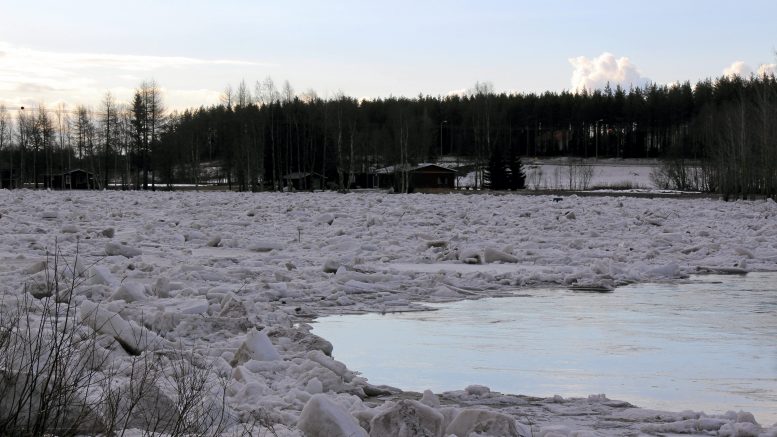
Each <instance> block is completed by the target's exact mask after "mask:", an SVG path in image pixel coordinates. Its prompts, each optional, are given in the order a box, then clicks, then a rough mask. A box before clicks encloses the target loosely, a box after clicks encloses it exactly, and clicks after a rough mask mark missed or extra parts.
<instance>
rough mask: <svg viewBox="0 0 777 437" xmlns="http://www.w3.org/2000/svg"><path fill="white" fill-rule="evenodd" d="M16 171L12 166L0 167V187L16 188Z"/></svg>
mask: <svg viewBox="0 0 777 437" xmlns="http://www.w3.org/2000/svg"><path fill="white" fill-rule="evenodd" d="M16 179H17V174H16V171H15V170H14V169H12V168H0V189H3V188H17V187H18V181H17V180H16Z"/></svg>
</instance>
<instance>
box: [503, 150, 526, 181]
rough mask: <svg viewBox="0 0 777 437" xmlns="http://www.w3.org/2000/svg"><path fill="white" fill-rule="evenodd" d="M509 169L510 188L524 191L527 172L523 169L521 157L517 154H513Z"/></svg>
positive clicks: (509, 161) (508, 165)
mask: <svg viewBox="0 0 777 437" xmlns="http://www.w3.org/2000/svg"><path fill="white" fill-rule="evenodd" d="M507 167H508V169H509V170H510V175H509V188H510V189H511V190H522V189H524V188H526V172H525V171H524V169H523V163H522V162H521V157H520V156H518V155H517V154H516V153H511V154H510V158H509V160H508V163H507Z"/></svg>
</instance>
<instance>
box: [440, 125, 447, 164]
mask: <svg viewBox="0 0 777 437" xmlns="http://www.w3.org/2000/svg"><path fill="white" fill-rule="evenodd" d="M444 124H448V120H443V121H442V122H440V159H442V125H444Z"/></svg>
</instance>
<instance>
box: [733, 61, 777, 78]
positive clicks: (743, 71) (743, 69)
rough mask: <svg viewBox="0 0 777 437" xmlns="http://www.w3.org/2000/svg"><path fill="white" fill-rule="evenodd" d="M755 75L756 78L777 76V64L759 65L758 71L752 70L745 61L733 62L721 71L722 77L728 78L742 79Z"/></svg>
mask: <svg viewBox="0 0 777 437" xmlns="http://www.w3.org/2000/svg"><path fill="white" fill-rule="evenodd" d="M753 74H755V75H756V76H759V77H761V76H774V75H776V74H777V64H761V65H759V66H758V69H756V70H753V68H752V67H751V66H749V65H748V64H746V63H745V61H735V62H733V63H732V64H731V65H729V66H728V67H726V68H725V69H723V75H724V76H728V77H735V76H739V77H743V78H747V77H750V76H752V75H753Z"/></svg>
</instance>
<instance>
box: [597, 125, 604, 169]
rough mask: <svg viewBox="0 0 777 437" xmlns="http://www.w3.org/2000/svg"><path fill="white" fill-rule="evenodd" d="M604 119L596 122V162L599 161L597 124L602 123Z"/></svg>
mask: <svg viewBox="0 0 777 437" xmlns="http://www.w3.org/2000/svg"><path fill="white" fill-rule="evenodd" d="M603 121H604V119H601V118H600V119H599V120H596V160H597V161H598V160H599V123H601V122H603Z"/></svg>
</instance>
